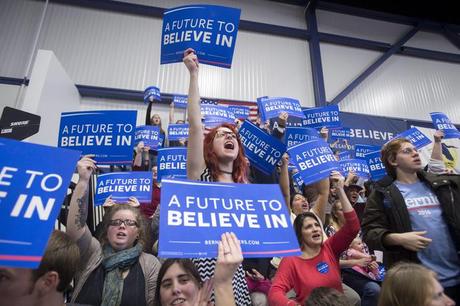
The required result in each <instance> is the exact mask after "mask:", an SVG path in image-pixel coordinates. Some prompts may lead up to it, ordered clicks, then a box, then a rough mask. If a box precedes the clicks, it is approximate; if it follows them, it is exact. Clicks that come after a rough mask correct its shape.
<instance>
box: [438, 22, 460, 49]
mask: <svg viewBox="0 0 460 306" xmlns="http://www.w3.org/2000/svg"><path fill="white" fill-rule="evenodd" d="M442 30H443V34H444V36H445V37H446V38H447V39H448V40H449V41H450V42H451V43H452V44H453V45H454V46H456V47H457V48H458V49H460V36H458V33H455V31H453V30H451V29H450V28H449V27H448V26H444V27H443V28H442Z"/></svg>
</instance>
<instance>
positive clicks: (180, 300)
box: [171, 298, 186, 305]
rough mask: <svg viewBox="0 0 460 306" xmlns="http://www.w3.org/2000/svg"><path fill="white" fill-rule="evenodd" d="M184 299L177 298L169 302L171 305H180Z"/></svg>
mask: <svg viewBox="0 0 460 306" xmlns="http://www.w3.org/2000/svg"><path fill="white" fill-rule="evenodd" d="M185 302H186V300H185V299H184V298H177V299H174V300H173V301H172V302H171V305H182V304H183V303H185Z"/></svg>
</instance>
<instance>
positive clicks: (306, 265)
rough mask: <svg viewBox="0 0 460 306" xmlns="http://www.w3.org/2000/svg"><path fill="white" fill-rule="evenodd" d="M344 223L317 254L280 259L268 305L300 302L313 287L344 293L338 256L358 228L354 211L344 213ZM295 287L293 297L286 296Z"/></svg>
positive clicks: (301, 302) (274, 305)
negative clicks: (308, 257) (294, 297)
mask: <svg viewBox="0 0 460 306" xmlns="http://www.w3.org/2000/svg"><path fill="white" fill-rule="evenodd" d="M344 215H345V219H346V221H347V222H346V223H345V225H344V226H343V227H342V228H341V229H340V230H339V231H338V232H337V233H336V234H335V235H333V236H332V237H330V238H329V239H327V240H326V241H325V242H324V243H323V245H322V246H321V251H320V252H319V254H318V255H316V256H315V257H313V258H310V259H304V258H301V257H298V256H292V257H285V258H283V259H282V260H281V263H280V266H279V267H278V271H277V272H276V275H275V278H274V280H273V284H272V287H271V288H270V291H269V293H268V300H269V303H270V306H285V305H295V304H297V303H299V304H301V305H303V304H304V302H305V300H306V299H307V298H308V297H309V296H310V293H311V291H312V290H313V289H315V288H317V287H329V288H334V289H337V290H339V291H340V292H343V288H342V280H341V277H340V266H339V256H340V254H341V253H342V252H343V251H345V250H346V249H347V248H348V246H349V245H350V243H351V242H352V241H353V239H354V238H355V237H356V235H357V234H358V231H359V221H358V217H357V216H356V213H355V212H354V211H352V212H348V213H344ZM291 289H294V291H295V292H296V294H297V296H296V300H295V301H294V300H289V299H288V298H286V293H287V292H288V291H289V290H291Z"/></svg>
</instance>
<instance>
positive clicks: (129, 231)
mask: <svg viewBox="0 0 460 306" xmlns="http://www.w3.org/2000/svg"><path fill="white" fill-rule="evenodd" d="M91 157H92V156H90V155H87V156H84V157H83V158H82V159H81V160H80V161H79V162H78V164H77V171H78V175H79V180H78V183H77V186H76V187H75V190H74V192H73V195H72V199H71V202H70V207H69V214H68V217H67V233H68V234H69V236H70V237H71V238H72V239H73V240H74V241H76V242H77V245H78V247H79V249H80V254H81V261H80V267H79V269H78V272H77V275H76V277H75V289H74V292H73V294H72V302H76V303H81V304H90V305H154V300H155V290H156V280H157V276H158V272H159V269H160V263H159V262H158V260H157V259H156V258H155V257H154V256H153V255H150V254H147V253H144V252H143V250H144V245H145V232H144V230H143V229H144V226H143V224H142V222H143V221H142V220H143V218H142V217H141V215H140V212H139V209H137V208H134V207H131V206H129V205H114V206H112V207H110V209H109V210H108V211H107V213H106V214H105V215H104V219H103V221H102V222H103V229H102V232H101V236H100V241H98V240H96V239H95V238H94V237H92V236H91V233H90V231H89V228H88V226H87V225H86V218H87V215H88V187H89V179H90V176H91V173H92V172H93V171H94V170H95V169H96V165H95V161H94V160H92V159H91Z"/></svg>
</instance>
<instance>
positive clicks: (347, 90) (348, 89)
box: [331, 26, 419, 104]
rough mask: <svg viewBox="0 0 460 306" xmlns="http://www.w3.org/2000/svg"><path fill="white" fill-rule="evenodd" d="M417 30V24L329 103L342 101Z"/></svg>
mask: <svg viewBox="0 0 460 306" xmlns="http://www.w3.org/2000/svg"><path fill="white" fill-rule="evenodd" d="M418 30H419V26H416V27H415V28H413V29H412V30H410V31H409V32H408V33H406V34H405V35H404V36H403V37H402V38H401V39H400V40H399V41H398V42H396V43H395V44H394V45H393V46H392V47H391V48H390V49H389V50H388V51H387V52H385V53H384V54H383V55H382V56H381V57H380V58H379V59H377V60H376V61H375V62H374V63H373V64H372V65H370V66H369V67H368V68H367V69H366V70H365V71H364V72H363V73H362V74H361V75H359V76H358V77H357V78H356V79H355V80H353V82H351V83H350V84H349V85H348V86H347V87H346V88H345V89H344V90H342V92H341V93H339V94H338V95H337V96H336V97H335V98H334V99H333V100H332V101H331V104H338V103H339V102H340V101H342V100H343V99H344V98H345V97H346V96H347V95H348V94H349V93H350V92H352V91H353V89H355V88H356V87H357V86H358V85H359V84H361V83H362V82H363V81H364V80H365V79H366V78H367V77H368V76H369V75H371V73H373V72H374V71H375V70H377V68H378V67H380V65H382V64H383V63H384V62H385V61H386V60H387V59H388V58H390V56H392V55H393V54H395V53H397V52H398V50H400V49H401V47H402V46H403V45H404V44H405V43H406V42H407V41H408V40H409V39H411V38H412V37H413V36H414V35H415V33H417V32H418Z"/></svg>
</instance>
